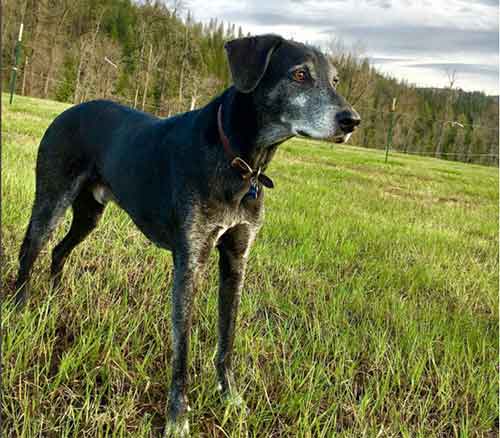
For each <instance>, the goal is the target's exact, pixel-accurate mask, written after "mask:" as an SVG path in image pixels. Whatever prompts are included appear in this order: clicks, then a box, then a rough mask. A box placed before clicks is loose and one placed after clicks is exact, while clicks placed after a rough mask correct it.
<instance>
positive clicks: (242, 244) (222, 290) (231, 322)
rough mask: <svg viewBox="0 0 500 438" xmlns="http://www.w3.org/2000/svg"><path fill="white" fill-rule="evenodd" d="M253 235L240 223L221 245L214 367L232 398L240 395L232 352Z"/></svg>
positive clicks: (251, 230) (226, 394)
mask: <svg viewBox="0 0 500 438" xmlns="http://www.w3.org/2000/svg"><path fill="white" fill-rule="evenodd" d="M254 235H255V232H254V230H253V229H252V228H251V227H250V226H247V225H240V226H238V227H235V228H233V229H232V230H230V231H229V232H228V233H227V234H225V235H224V236H223V237H222V239H221V243H220V244H219V245H218V250H219V327H218V329H219V342H218V349H217V350H218V351H217V357H216V363H215V366H216V369H217V377H218V381H219V388H220V389H221V391H222V392H223V394H224V395H225V396H229V397H232V396H236V397H238V394H237V393H236V390H235V388H234V382H233V377H232V373H231V355H232V350H233V341H234V332H235V325H236V316H237V312H238V305H239V302H240V295H241V289H242V286H243V281H244V277H245V269H246V263H247V256H248V252H249V249H250V246H251V244H252V241H253V237H254Z"/></svg>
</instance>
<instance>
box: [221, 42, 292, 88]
mask: <svg viewBox="0 0 500 438" xmlns="http://www.w3.org/2000/svg"><path fill="white" fill-rule="evenodd" d="M282 41H283V38H282V37H280V36H279V35H272V34H269V35H259V36H255V37H246V38H238V39H236V40H232V41H229V42H227V43H226V44H225V45H224V48H225V49H226V52H227V58H228V60H229V67H230V68H231V76H232V77H233V82H234V86H235V87H236V88H237V89H238V90H239V91H241V92H242V93H250V92H251V91H253V90H254V89H255V87H256V86H257V85H258V84H259V82H260V80H261V79H262V76H264V73H265V72H266V69H267V66H268V64H269V60H270V59H271V55H272V54H273V51H274V50H275V49H276V47H277V46H278V45H279V44H280V43H281V42H282Z"/></svg>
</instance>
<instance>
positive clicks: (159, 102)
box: [2, 0, 499, 166]
mask: <svg viewBox="0 0 500 438" xmlns="http://www.w3.org/2000/svg"><path fill="white" fill-rule="evenodd" d="M24 4H25V8H26V9H25V10H24V9H23V8H22V7H21V5H20V4H19V2H18V1H15V0H6V1H4V2H3V3H2V44H3V46H2V47H3V50H2V65H3V66H4V70H3V77H4V81H3V84H4V85H3V87H4V89H3V90H4V91H5V90H7V89H8V86H9V80H8V77H9V75H10V67H11V66H12V63H13V59H14V56H13V54H14V45H15V41H16V39H17V35H18V29H19V25H20V23H21V18H22V16H23V14H24V36H23V48H22V51H21V56H20V61H19V66H18V67H19V78H18V81H17V93H19V94H23V95H28V96H36V97H42V98H45V99H55V100H59V101H62V102H72V103H77V102H82V101H85V100H90V99H92V98H95V97H112V98H113V99H115V100H119V101H120V102H124V103H127V104H129V105H132V106H135V107H137V108H141V109H145V110H147V111H150V112H154V113H156V114H159V115H168V114H174V113H177V112H181V111H185V110H187V109H190V108H193V107H199V106H201V105H203V104H205V103H206V102H208V101H209V100H210V99H211V98H212V97H213V96H214V95H215V94H217V93H218V92H220V91H221V90H222V89H223V88H225V87H227V86H228V85H229V84H230V77H229V70H228V67H227V62H226V58H225V53H224V49H223V44H224V41H226V40H228V39H231V38H235V37H237V36H243V35H244V29H241V28H238V29H236V28H235V26H234V24H230V23H222V22H220V21H218V20H217V19H215V18H214V20H212V21H211V22H210V23H208V24H204V25H202V24H200V23H196V22H195V21H194V20H193V19H192V15H191V14H189V13H188V12H187V10H186V8H185V7H183V5H184V6H185V5H186V4H187V3H186V2H184V1H180V0H174V1H169V2H166V1H141V2H138V1H133V0H26V2H24ZM167 5H169V6H167ZM331 38H332V40H331V47H329V51H330V53H331V56H332V58H333V61H334V63H335V65H336V66H337V67H338V69H339V72H340V78H341V82H340V85H339V91H340V93H341V94H343V95H344V96H345V97H346V98H347V100H348V101H349V102H351V103H352V104H354V105H355V106H356V108H357V109H358V111H359V112H360V114H361V116H362V118H363V123H362V125H361V128H360V129H359V130H358V131H357V133H356V134H355V139H354V141H355V142H356V143H358V144H360V145H362V146H364V147H369V148H376V149H383V148H384V147H385V145H386V142H387V139H388V131H389V125H390V123H391V119H393V120H394V122H395V123H394V129H393V135H392V146H393V148H394V149H397V150H400V151H403V152H406V153H411V154H417V155H430V156H436V157H441V158H443V159H447V160H457V161H463V162H473V163H480V164H487V165H494V166H498V116H499V114H498V102H497V101H496V100H495V99H494V98H489V97H488V96H485V95H484V94H482V93H465V92H462V91H460V90H455V89H451V90H437V89H418V88H415V87H413V86H410V85H408V84H407V83H405V82H402V81H398V80H395V79H393V78H389V77H385V76H383V75H381V74H380V73H379V72H378V71H376V70H375V69H374V68H372V67H371V66H370V64H369V62H368V60H367V59H365V58H364V57H363V56H362V55H359V54H358V55H353V54H352V53H351V52H352V51H349V49H348V48H346V47H345V46H344V45H342V44H341V43H340V44H337V43H339V40H338V38H337V35H331ZM394 98H396V99H397V105H396V115H395V117H394V118H393V115H392V114H391V113H390V109H391V106H392V102H393V99H394Z"/></svg>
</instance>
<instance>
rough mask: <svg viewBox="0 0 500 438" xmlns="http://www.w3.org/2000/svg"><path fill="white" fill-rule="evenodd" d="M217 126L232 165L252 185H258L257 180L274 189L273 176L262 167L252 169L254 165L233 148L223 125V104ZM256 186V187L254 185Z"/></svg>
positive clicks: (218, 113) (218, 112) (219, 110)
mask: <svg viewBox="0 0 500 438" xmlns="http://www.w3.org/2000/svg"><path fill="white" fill-rule="evenodd" d="M217 128H218V129H219V137H220V140H221V143H222V147H223V148H224V152H225V153H226V155H227V157H228V158H229V160H231V167H232V168H233V169H235V170H236V171H238V173H239V174H240V175H241V177H242V178H243V179H244V180H250V182H251V184H252V187H254V186H256V183H257V181H259V182H260V183H262V185H263V186H265V187H267V188H269V189H272V188H274V183H273V181H272V179H271V178H269V177H268V176H266V175H264V174H263V173H262V169H261V168H260V167H259V168H258V169H255V170H254V169H252V167H251V166H250V165H249V164H248V163H247V162H246V161H245V160H244V159H243V158H241V157H238V156H237V155H236V154H235V153H234V152H233V150H232V149H231V143H230V142H229V138H227V135H226V133H225V132H224V128H223V127H222V105H219V109H218V111H217ZM254 188H255V187H254Z"/></svg>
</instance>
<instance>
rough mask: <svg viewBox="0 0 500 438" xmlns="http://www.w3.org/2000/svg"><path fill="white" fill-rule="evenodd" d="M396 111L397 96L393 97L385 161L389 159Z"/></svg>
mask: <svg viewBox="0 0 500 438" xmlns="http://www.w3.org/2000/svg"><path fill="white" fill-rule="evenodd" d="M395 111H396V98H395V97H394V98H393V99H392V106H391V112H390V117H389V131H387V143H386V145H385V162H386V163H387V160H388V159H389V148H390V147H391V142H392V128H393V125H394V113H395Z"/></svg>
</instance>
